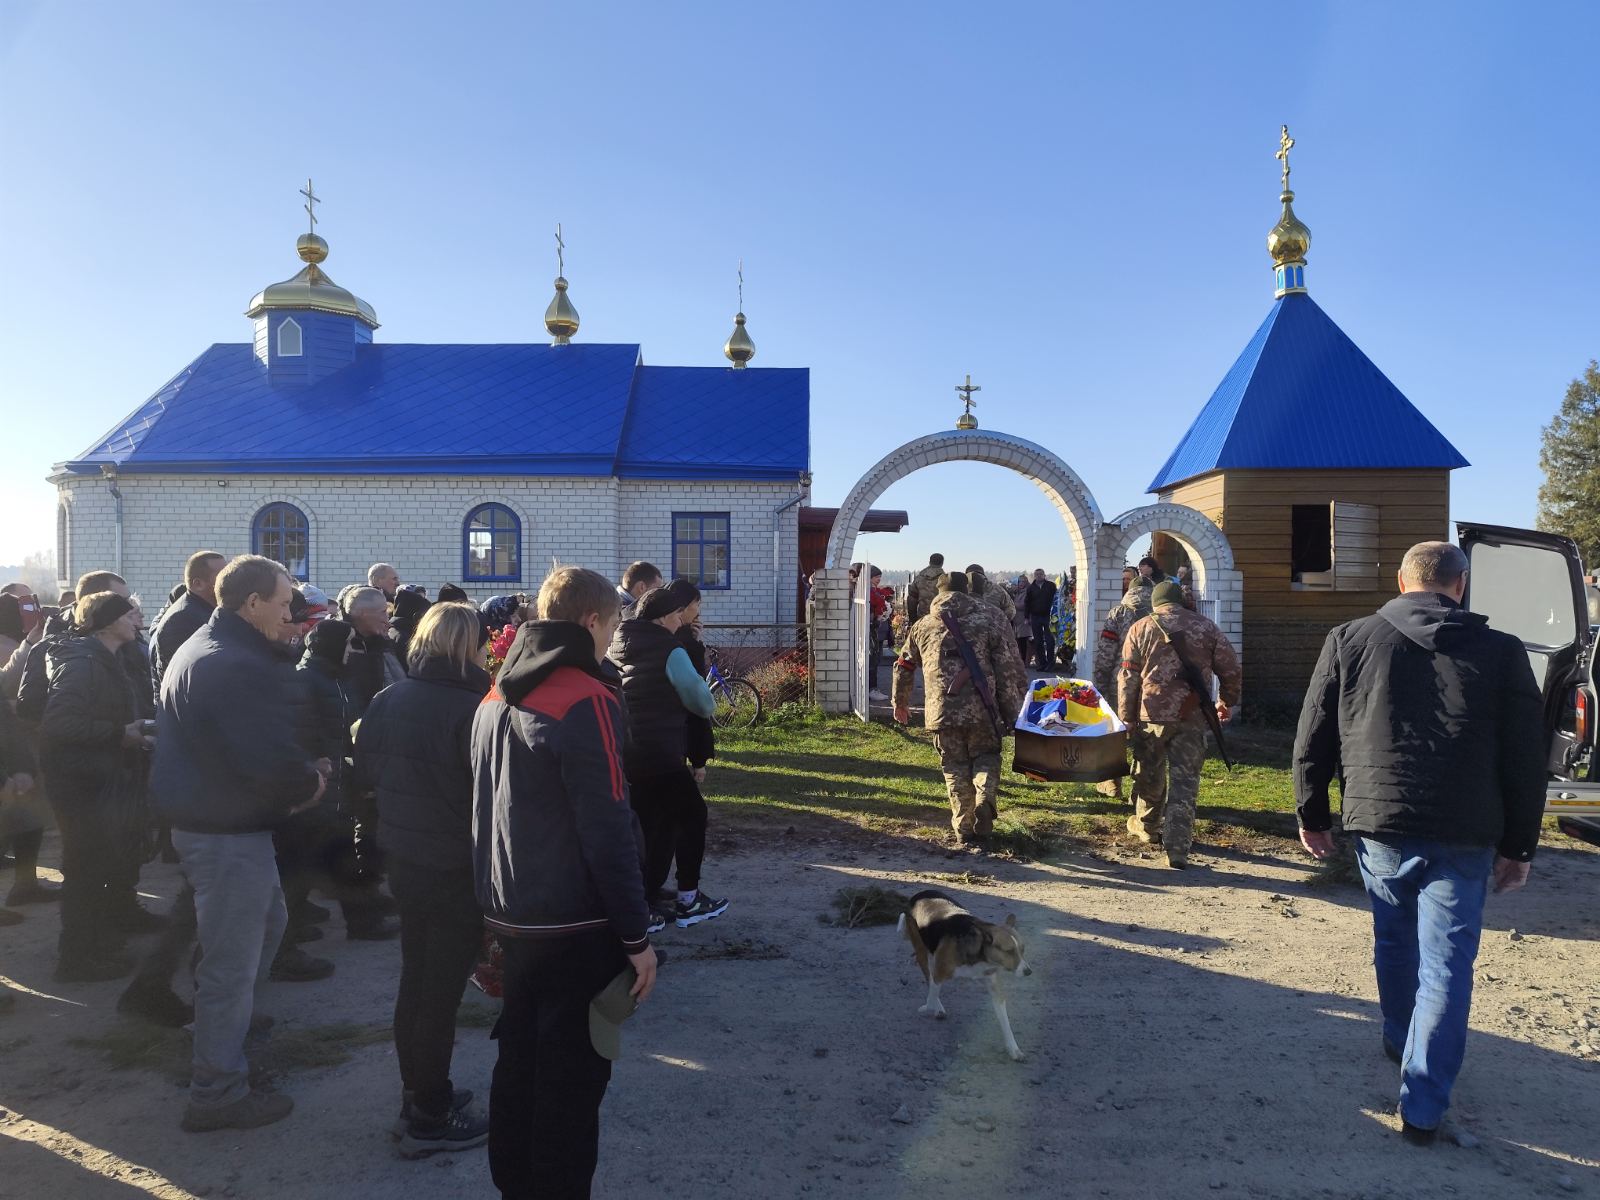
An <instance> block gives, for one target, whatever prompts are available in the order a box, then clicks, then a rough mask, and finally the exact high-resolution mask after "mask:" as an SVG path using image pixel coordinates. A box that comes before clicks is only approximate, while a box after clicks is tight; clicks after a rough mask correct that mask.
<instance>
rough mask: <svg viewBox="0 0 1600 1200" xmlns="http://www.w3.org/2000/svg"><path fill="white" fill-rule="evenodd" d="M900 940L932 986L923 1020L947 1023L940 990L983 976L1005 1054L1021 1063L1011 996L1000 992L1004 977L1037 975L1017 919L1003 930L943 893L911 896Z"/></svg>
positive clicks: (1008, 921)
mask: <svg viewBox="0 0 1600 1200" xmlns="http://www.w3.org/2000/svg"><path fill="white" fill-rule="evenodd" d="M899 928H900V936H901V937H903V938H905V939H906V941H908V942H910V943H911V950H912V953H914V954H915V955H916V959H917V966H918V967H919V968H921V970H922V975H923V978H925V979H926V980H927V981H928V999H927V1002H926V1003H925V1004H923V1006H922V1007H921V1008H919V1009H917V1011H918V1012H919V1013H921V1014H922V1015H923V1016H932V1017H934V1018H936V1019H938V1020H943V1019H944V1004H943V1002H941V1001H940V999H939V985H940V984H942V983H945V982H946V981H948V980H950V979H952V978H956V977H959V976H963V975H965V976H982V977H983V978H985V979H987V980H988V981H989V1000H990V1002H991V1003H992V1004H993V1005H994V1015H995V1017H996V1018H997V1019H998V1020H999V1022H1000V1035H1001V1036H1002V1037H1003V1038H1005V1040H1006V1053H1007V1054H1009V1055H1010V1056H1011V1057H1012V1059H1013V1060H1015V1061H1016V1062H1021V1061H1022V1051H1021V1050H1019V1049H1018V1048H1017V1039H1016V1038H1015V1037H1013V1036H1012V1033H1011V1018H1010V1017H1008V1016H1007V1015H1006V996H1005V993H1004V992H1003V991H1001V990H1000V972H1002V971H1007V972H1009V973H1011V974H1013V975H1032V974H1033V968H1032V967H1030V966H1029V965H1028V960H1027V959H1025V958H1024V957H1023V956H1022V939H1021V938H1019V937H1018V936H1017V918H1016V916H1015V915H1007V917H1006V923H1005V924H1004V925H991V924H990V923H989V922H987V921H980V920H978V918H977V917H975V916H973V915H972V914H971V913H969V912H968V911H967V910H966V909H964V908H962V907H961V906H960V905H959V904H957V903H956V902H955V901H954V900H952V899H950V897H949V896H946V895H945V894H944V893H943V892H935V891H926V892H918V893H917V894H916V895H915V896H913V897H911V908H910V910H909V911H907V912H903V913H901V914H900V926H899Z"/></svg>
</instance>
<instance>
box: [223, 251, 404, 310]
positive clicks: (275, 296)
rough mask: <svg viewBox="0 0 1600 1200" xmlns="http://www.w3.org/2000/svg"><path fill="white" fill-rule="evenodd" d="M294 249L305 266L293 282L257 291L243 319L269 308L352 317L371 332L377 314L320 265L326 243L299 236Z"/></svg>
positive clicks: (276, 284)
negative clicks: (332, 278)
mask: <svg viewBox="0 0 1600 1200" xmlns="http://www.w3.org/2000/svg"><path fill="white" fill-rule="evenodd" d="M295 250H296V252H298V253H299V255H300V259H301V261H302V262H304V263H305V264H306V265H305V267H304V268H303V269H302V270H301V271H300V273H299V274H298V275H296V276H295V277H294V278H293V279H285V280H284V281H283V282H282V283H274V284H269V285H268V286H267V287H265V288H263V289H262V290H261V291H259V292H257V293H256V294H255V295H254V296H253V297H251V300H250V307H249V308H247V309H245V314H244V315H245V316H247V317H259V316H260V315H261V314H262V313H264V312H267V311H269V310H271V309H283V308H289V309H297V310H301V311H307V310H309V311H311V312H325V313H335V314H337V315H339V316H343V317H354V318H355V319H356V320H358V321H360V322H362V323H363V324H365V325H367V326H368V327H369V328H371V329H376V328H378V314H377V313H376V312H375V311H374V310H373V307H372V305H370V304H368V303H367V302H366V301H365V300H363V299H361V297H359V296H357V295H356V294H355V293H354V292H351V291H348V290H347V289H345V288H342V287H340V286H339V285H338V284H336V283H335V282H334V281H333V280H331V279H329V278H328V276H327V273H326V272H325V271H323V269H322V268H321V266H319V265H318V264H319V263H321V262H322V261H323V260H324V259H326V258H327V257H328V243H327V242H326V241H325V240H323V238H321V237H320V236H318V235H317V234H315V233H302V234H301V235H300V239H299V241H297V242H296V243H295Z"/></svg>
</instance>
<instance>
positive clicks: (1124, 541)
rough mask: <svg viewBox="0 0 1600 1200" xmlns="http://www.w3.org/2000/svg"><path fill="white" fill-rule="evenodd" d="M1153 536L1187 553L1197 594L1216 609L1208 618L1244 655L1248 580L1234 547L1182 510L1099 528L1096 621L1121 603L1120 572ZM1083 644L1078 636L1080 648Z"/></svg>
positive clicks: (1171, 507) (1198, 516) (1160, 509)
mask: <svg viewBox="0 0 1600 1200" xmlns="http://www.w3.org/2000/svg"><path fill="white" fill-rule="evenodd" d="M1152 533H1165V534H1169V535H1170V536H1172V537H1173V538H1175V539H1177V541H1178V542H1179V543H1180V544H1181V545H1182V546H1183V548H1184V549H1185V550H1187V551H1188V553H1189V560H1190V562H1191V564H1192V565H1193V567H1194V589H1195V592H1196V593H1197V594H1199V595H1200V596H1202V597H1204V599H1205V600H1206V601H1208V602H1210V603H1211V605H1214V608H1213V609H1212V611H1211V612H1210V613H1208V615H1209V616H1211V617H1212V618H1213V619H1214V620H1215V621H1216V623H1217V624H1218V626H1220V627H1221V629H1222V632H1223V633H1225V634H1227V635H1228V640H1229V641H1231V642H1232V643H1233V646H1234V649H1235V650H1238V649H1240V647H1241V638H1240V634H1241V633H1242V631H1243V619H1244V576H1243V575H1241V574H1240V573H1239V571H1238V570H1236V569H1235V567H1234V565H1233V547H1232V546H1230V545H1229V544H1228V538H1227V536H1226V535H1225V534H1224V533H1223V532H1222V530H1221V529H1220V528H1219V527H1218V526H1217V524H1216V523H1215V522H1214V521H1212V520H1211V519H1210V518H1209V517H1207V516H1206V515H1205V514H1204V513H1202V512H1200V511H1198V510H1197V509H1193V508H1189V507H1187V506H1185V505H1182V504H1147V505H1145V506H1144V507H1143V508H1135V509H1130V510H1129V511H1128V512H1125V513H1123V514H1122V515H1121V516H1119V517H1116V518H1115V519H1113V520H1111V521H1108V522H1106V524H1105V525H1103V526H1101V529H1100V545H1099V559H1100V564H1101V568H1100V580H1099V582H1098V584H1097V585H1096V587H1095V613H1096V615H1097V617H1101V618H1103V617H1104V616H1105V614H1106V613H1107V612H1108V611H1109V610H1110V609H1111V606H1112V605H1113V604H1115V603H1116V602H1117V601H1118V600H1119V599H1121V598H1122V568H1123V566H1124V564H1126V563H1127V561H1128V551H1129V549H1130V548H1131V547H1132V546H1133V543H1134V542H1136V541H1138V540H1139V538H1141V537H1145V536H1146V535H1148V534H1152ZM1208 607H1209V605H1208ZM1080 628H1081V627H1080ZM1082 642H1083V639H1082V636H1081V635H1080V637H1079V644H1080V645H1081V644H1082Z"/></svg>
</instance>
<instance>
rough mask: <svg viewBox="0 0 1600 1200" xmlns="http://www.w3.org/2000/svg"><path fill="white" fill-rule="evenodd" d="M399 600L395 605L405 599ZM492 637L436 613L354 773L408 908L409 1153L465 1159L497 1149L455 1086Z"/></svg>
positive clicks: (465, 607)
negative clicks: (476, 730)
mask: <svg viewBox="0 0 1600 1200" xmlns="http://www.w3.org/2000/svg"><path fill="white" fill-rule="evenodd" d="M397 598H398V597H397ZM487 644H488V636H487V631H486V630H485V628H484V624H483V622H482V621H480V620H479V617H478V613H477V611H476V610H475V609H473V607H472V606H471V605H469V604H454V603H450V604H436V605H434V606H433V607H432V608H430V609H429V610H428V611H427V613H426V614H424V616H423V617H422V620H421V623H420V624H418V626H417V629H416V633H415V636H413V638H412V639H411V654H410V660H409V662H408V664H407V665H408V666H409V668H410V673H409V675H408V677H407V678H406V679H404V680H402V681H401V682H399V683H397V684H395V685H394V686H393V687H390V688H387V689H385V690H384V691H383V692H382V693H380V694H379V696H378V698H377V699H375V700H374V701H373V702H372V707H371V708H369V709H368V710H367V715H366V716H365V717H364V718H363V719H362V722H361V730H360V733H359V734H358V736H357V738H356V769H357V771H358V772H359V773H360V775H361V778H362V780H363V783H364V784H365V785H366V786H370V787H372V788H374V789H375V790H376V791H377V794H378V839H379V841H380V842H381V843H382V844H383V848H384V854H385V858H386V860H387V861H388V864H389V887H390V889H391V890H392V891H393V892H394V896H395V899H396V900H397V901H398V902H399V905H400V986H399V991H398V994H397V995H396V997H395V1005H394V1046H395V1057H396V1059H398V1061H399V1066H400V1083H401V1088H402V1090H403V1094H402V1099H401V1106H400V1121H399V1123H398V1124H397V1125H396V1129H397V1130H398V1131H399V1132H400V1152H401V1154H404V1155H407V1156H420V1155H423V1154H431V1153H433V1152H434V1151H436V1150H467V1149H470V1148H472V1147H474V1146H481V1145H482V1144H483V1143H484V1142H485V1141H486V1140H488V1137H489V1121H488V1118H487V1117H486V1116H483V1115H481V1114H479V1113H478V1112H476V1111H474V1110H472V1109H470V1108H469V1107H468V1105H469V1103H470V1102H471V1099H472V1094H471V1093H470V1092H458V1091H456V1089H455V1087H454V1085H453V1084H452V1083H451V1081H450V1060H451V1050H452V1047H453V1046H454V1044H455V1036H456V1009H457V1008H459V1007H460V1005H461V994H462V992H463V991H465V990H466V986H467V977H468V976H469V975H470V974H471V973H472V967H473V964H474V963H475V962H476V961H477V957H478V948H479V946H480V945H481V944H482V940H483V914H482V912H481V910H480V909H479V908H478V899H477V894H476V890H475V886H474V876H473V869H472V807H473V784H472V719H473V716H474V714H476V713H477V711H478V708H479V706H480V705H481V704H482V703H483V698H484V696H485V695H487V694H488V691H489V673H488V671H487V670H485V669H484V664H485V661H486V659H485V648H486V646H487Z"/></svg>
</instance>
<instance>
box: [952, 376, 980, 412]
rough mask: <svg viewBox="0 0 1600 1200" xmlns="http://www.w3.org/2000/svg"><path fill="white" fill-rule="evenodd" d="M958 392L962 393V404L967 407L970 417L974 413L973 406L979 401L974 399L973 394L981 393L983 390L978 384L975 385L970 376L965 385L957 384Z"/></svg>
mask: <svg viewBox="0 0 1600 1200" xmlns="http://www.w3.org/2000/svg"><path fill="white" fill-rule="evenodd" d="M956 391H958V392H960V393H961V403H963V404H965V405H966V406H967V413H968V414H969V415H970V414H971V412H972V406H973V405H974V404H976V403H977V401H976V400H974V399H973V398H972V393H973V392H981V391H983V389H982V388H981V387H979V386H978V385H977V384H975V383H973V382H972V376H971V375H968V376H967V381H966V382H965V383H958V384H956Z"/></svg>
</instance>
